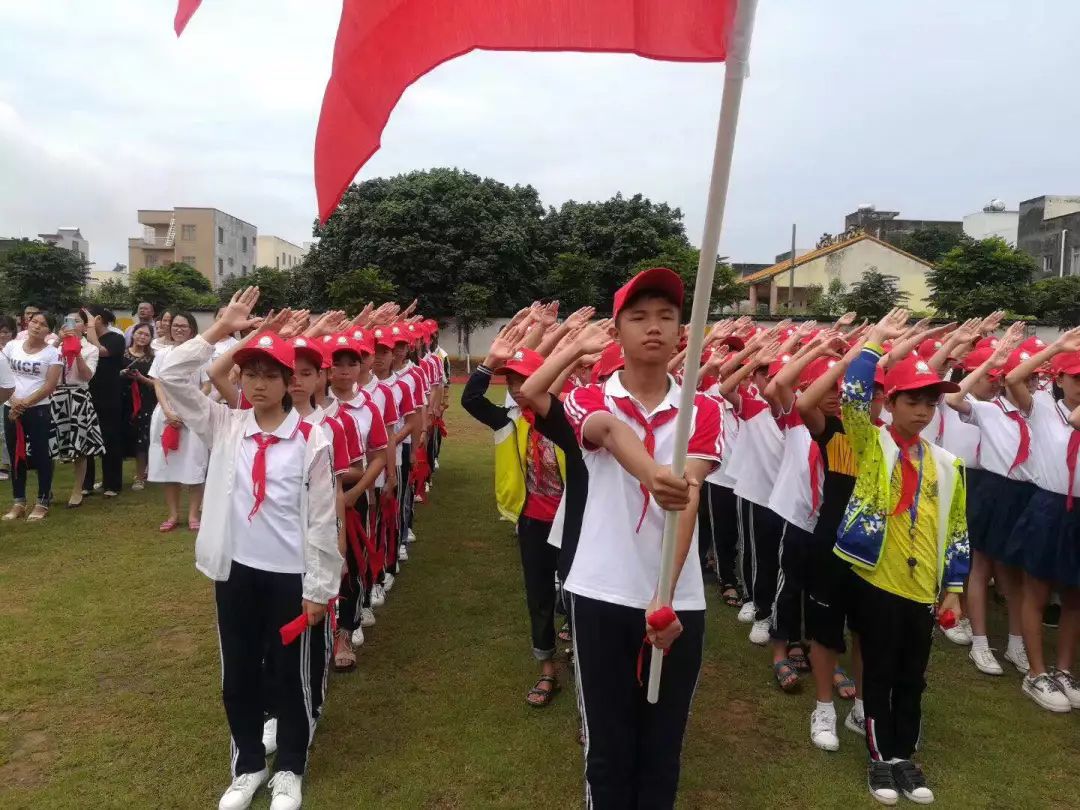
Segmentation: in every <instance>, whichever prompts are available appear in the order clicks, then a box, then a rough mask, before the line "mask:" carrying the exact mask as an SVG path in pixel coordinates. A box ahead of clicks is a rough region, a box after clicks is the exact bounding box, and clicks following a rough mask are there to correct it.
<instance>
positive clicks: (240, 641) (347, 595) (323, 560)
mask: <svg viewBox="0 0 1080 810" xmlns="http://www.w3.org/2000/svg"><path fill="white" fill-rule="evenodd" d="M257 301H258V290H257V289H254V288H250V289H247V290H245V291H243V292H241V293H237V294H236V296H234V298H233V300H232V302H231V303H230V304H229V305H228V306H226V307H223V308H222V309H221V310H220V311H219V312H218V317H217V319H216V320H215V322H214V324H213V325H212V326H211V327H210V328H209V329H207V330H206V331H205V332H203V333H202V334H201V335H199V334H197V329H196V326H195V320H194V318H192V317H190V316H189V315H187V314H186V313H173V314H172V316H171V318H170V317H169V315H168V314H166V316H165V318H166V323H165V324H164V325H162V323H161V322H160V321H159V322H158V324H157V330H154V328H153V323H152V321H153V313H152V310H150V311H148V305H146V307H145V308H144V307H140V312H139V315H140V323H139V324H136V325H134V326H133V327H132V328H131V329H129V330H128V334H127V336H126V339H125V336H124V335H123V334H117V333H114V332H113V331H111V330H110V327H111V324H112V322H113V317H112V314H111V313H109V312H108V311H105V310H101V309H96V308H90V309H88V310H81V311H79V312H75V313H72V314H71V315H69V316H68V317H67V318H66V319H65V320H64V323H63V327H62V328H61V329H59V331H58V332H57V333H56V334H53V333H52V332H51V329H52V327H53V323H52V322H51V321H50V319H49V318H48V317H47V316H46V315H44V314H43V313H41V312H39V311H37V310H35V309H33V308H28V310H27V312H25V313H24V320H25V324H26V329H25V331H24V332H18V333H17V334H15V333H16V330H15V329H14V328H13V324H10V323H6V322H5V323H4V324H3V326H6V327H7V328H8V331H9V332H10V333H13V334H14V336H13V337H12V339H11V340H9V341H8V342H7V345H5V346H4V349H3V351H4V355H5V358H6V360H7V362H5V363H3V364H0V404H3V405H4V408H3V418H4V422H5V427H6V428H7V434H8V446H9V447H10V448H11V449H12V453H11V461H10V468H11V472H10V475H11V480H12V485H13V493H14V496H15V504H14V506H13V507H12V509H11V510H10V511H9V512H8V513H7V515H5V517H4V519H5V520H16V519H22V518H25V519H26V520H31V521H36V520H41V519H42V518H44V517H45V516H46V515H47V514H48V508H49V505H50V503H51V482H52V471H53V462H54V458H60V459H63V460H66V461H74V462H75V463H76V464H85V463H86V460H87V459H88V458H93V457H94V456H98V455H103V456H104V463H103V467H104V468H105V480H104V482H103V488H104V493H103V494H104V495H105V496H107V497H115V496H116V495H117V494H118V493H119V492H120V490H121V481H120V476H121V473H120V471H119V470H117V471H113V475H114V477H110V474H111V473H110V461H111V460H113V461H115V463H116V464H117V465H118V466H119V465H122V463H123V458H124V456H125V454H127V451H126V449H125V448H127V449H128V450H130V448H131V447H134V448H135V449H136V450H137V451H138V452H140V453H142V454H143V455H142V457H141V458H140V461H139V464H138V465H137V470H138V472H137V473H136V475H137V476H138V477H137V478H136V481H135V485H133V488H141V485H142V483H143V481H144V478H143V475H144V474H145V473H144V471H145V470H148V477H149V480H150V481H152V482H159V483H162V484H163V485H164V489H165V496H166V504H167V508H168V510H169V512H168V516H167V519H166V520H165V521H164V522H163V523H162V524H161V526H160V527H159V529H160V531H161V532H171V531H173V530H174V529H175V528H176V527H177V524H178V520H177V515H178V514H179V499H180V489H181V487H182V486H187V487H188V488H189V490H190V492H191V495H190V503H189V511H188V526H189V528H191V529H192V530H193V531H197V532H198V536H197V538H196V541H195V557H196V567H197V568H198V569H199V570H200V571H202V572H203V573H204V574H206V575H207V576H208V577H210V578H211V579H213V580H214V581H215V601H216V607H217V622H218V634H219V639H220V646H221V663H222V695H223V701H224V705H225V714H226V717H227V720H228V725H229V729H230V734H231V752H232V755H231V763H230V765H231V771H232V776H233V781H232V783H231V785H230V786H229V788H228V789H227V790H226V792H225V793H224V795H223V796H222V797H221V800H220V803H219V807H220V808H221V810H236V808H246V807H248V806H249V805H250V803H251V800H252V797H253V796H254V795H255V793H256V792H257V791H258V790H259V789H260V788H261V787H262V786H263V785H264V784H266V783H267V781H269V783H270V788H271V791H272V801H271V808H272V810H295V808H299V807H300V806H301V801H302V790H301V786H302V779H303V773H304V770H305V767H306V763H307V755H308V748H309V746H310V744H311V740H312V737H313V735H314V732H315V728H316V724H317V722H318V719H319V717H320V715H321V712H322V706H323V702H324V700H325V696H326V687H327V682H328V671H329V669H330V668H331V667H332V668H333V669H335V670H336V671H338V672H343V673H345V672H350V671H352V670H353V669H354V668H355V666H356V654H355V647H356V646H358V645H361V644H363V643H364V628H366V627H370V626H371V625H373V624H375V613H374V609H376V608H378V607H380V606H381V605H382V604H384V602H385V600H386V598H387V594H388V593H389V592H390V590H391V589H392V588H393V586H394V582H395V579H396V577H397V576H399V575H400V573H401V564H402V563H403V562H405V561H407V560H408V554H409V551H408V549H409V546H410V544H411V543H413V542H414V541H415V540H416V535H415V533H414V531H413V528H412V525H413V508H414V504H415V503H416V502H421V501H424V500H426V495H427V492H428V491H430V487H431V477H432V472H433V471H434V469H437V468H438V465H439V462H438V457H439V452H440V450H441V445H442V437H443V435H444V433H445V427H444V424H443V418H442V415H443V412H444V409H445V407H446V406H447V404H448V403H447V401H446V399H445V397H446V396H447V390H448V387H447V384H446V383H447V380H448V375H449V365H448V362H447V357H446V353H445V352H444V351H442V350H441V349H440V348H439V347H438V331H439V330H438V325H437V324H436V323H435V322H434V321H432V320H427V319H423V318H421V317H419V316H414V315H412V307H409V308H406V309H405V310H404V311H402V310H401V309H400V307H398V306H396V305H393V304H385V305H383V306H381V307H379V308H377V309H376V308H374V307H371V306H369V307H367V308H365V309H364V310H363V311H362V312H361V313H360V314H359V315H357V316H356V317H355V318H352V319H349V318H346V317H345V315H344V313H342V312H329V313H326V314H324V315H322V316H321V317H319V318H318V319H316V320H314V322H312V319H311V318H310V317H309V315H308V313H307V312H291V311H288V310H286V311H284V312H280V313H277V314H274V313H271V314H270V315H268V316H266V317H265V318H254V317H252V311H253V308H254V306H255V304H256V302H257ZM414 306H415V305H414ZM169 321H171V322H169ZM154 331H158V333H159V334H163V335H164V334H168V335H170V340H167V341H165V340H161V341H159V340H158V339H156V338H153V333H154ZM125 342H126V344H127V346H126V348H125ZM103 372H106V373H103ZM95 383H96V385H95ZM107 387H108V388H110V389H111V390H110V391H109V392H107V393H104V394H103V393H101V391H102V390H103V389H105V388H107ZM140 389H141V390H140ZM125 391H130V396H131V397H132V399H134V404H131V400H129V399H126V398H125V396H126V395H125V393H124V392H125ZM109 396H114V397H115V399H109ZM115 402H121V403H127V405H130V407H127V406H126V405H117V406H116V410H117V411H118V413H119V415H120V417H121V422H122V424H121V425H120V426H119V428H118V431H119V434H120V439H119V441H121V442H122V441H123V437H124V436H125V435H127V436H128V437H129V441H133V444H129V445H123V444H120V445H114V444H112V443H110V440H109V436H112V435H113V434H111V433H109V429H108V428H106V422H107V420H108V419H109V418H110V417H111V416H112V415H113V414H112V412H111V410H109V409H111V408H112V407H113V405H114V403H115ZM99 403H104V405H105V407H102V406H101V405H100V404H99ZM69 432H72V433H74V434H75V435H74V436H68V435H67V434H68V433H69ZM130 437H135V438H134V439H133V440H132V439H131V438H130ZM113 438H116V437H115V436H113ZM111 453H115V456H113V458H112V459H110V454H111ZM28 469H32V470H34V471H35V472H36V474H37V479H38V487H39V490H38V492H39V495H38V500H37V503H36V504H35V506H34V509H33V510H31V511H30V512H29V514H27V509H26V504H25V492H26V477H27V470H28ZM120 469H122V467H120ZM90 475H91V476H92V475H93V473H90ZM84 480H85V479H84V478H83V477H82V473H81V471H77V473H76V484H75V491H74V492H73V493H72V496H71V500H70V501H69V506H78V505H81V503H82V498H83V497H85V496H86V495H89V494H90V493H92V492H93V491H94V490H93V486H92V483H91V481H92V479H89V480H85V482H84ZM275 752H276V762H275V766H276V767H275V770H276V773H275V774H274V776H273V778H272V779H271V778H270V773H269V770H268V768H267V756H269V755H271V754H274V753H275Z"/></svg>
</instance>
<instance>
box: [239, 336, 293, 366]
mask: <svg viewBox="0 0 1080 810" xmlns="http://www.w3.org/2000/svg"><path fill="white" fill-rule="evenodd" d="M256 357H265V358H267V359H269V360H273V361H274V362H275V363H277V364H278V365H281V366H284V367H285V368H287V369H289V371H292V370H294V369H295V368H296V352H295V351H294V349H293V346H292V344H291V343H289V341H287V340H284V339H283V338H282V337H281V336H279V335H277V334H276V333H274V332H263V333H262V334H260V335H258V336H257V337H254V338H252V340H251V342H250V343H248V345H246V346H245V347H244V348H242V349H238V350H237V352H236V354H235V355H233V359H234V360H235V361H236V364H237V365H238V366H242V365H243V364H244V363H246V362H247V361H248V360H253V359H255V358H256Z"/></svg>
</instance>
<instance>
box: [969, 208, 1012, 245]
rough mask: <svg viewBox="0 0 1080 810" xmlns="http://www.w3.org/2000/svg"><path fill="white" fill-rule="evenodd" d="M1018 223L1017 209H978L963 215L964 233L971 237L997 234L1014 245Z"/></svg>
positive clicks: (986, 237)
mask: <svg viewBox="0 0 1080 810" xmlns="http://www.w3.org/2000/svg"><path fill="white" fill-rule="evenodd" d="M1019 225H1020V212H1019V211H979V212H977V213H974V214H968V215H967V216H966V217H964V233H966V234H967V235H968V236H970V237H971V238H972V239H989V238H990V237H992V236H998V237H1001V238H1002V239H1004V240H1005V241H1006V242H1008V243H1009V244H1010V245H1016V233H1017V228H1018V227H1019Z"/></svg>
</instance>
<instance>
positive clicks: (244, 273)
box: [240, 264, 247, 276]
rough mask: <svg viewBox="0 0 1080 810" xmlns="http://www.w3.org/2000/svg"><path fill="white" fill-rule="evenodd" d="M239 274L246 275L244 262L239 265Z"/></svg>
mask: <svg viewBox="0 0 1080 810" xmlns="http://www.w3.org/2000/svg"><path fill="white" fill-rule="evenodd" d="M240 275H241V276H246V275H247V265H246V264H242V265H240Z"/></svg>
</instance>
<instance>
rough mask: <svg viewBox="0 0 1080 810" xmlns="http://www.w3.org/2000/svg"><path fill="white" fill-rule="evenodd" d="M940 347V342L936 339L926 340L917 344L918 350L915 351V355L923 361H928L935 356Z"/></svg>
mask: <svg viewBox="0 0 1080 810" xmlns="http://www.w3.org/2000/svg"><path fill="white" fill-rule="evenodd" d="M942 345H943V344H942V342H941V341H940V340H938V339H937V338H927V339H926V340H924V341H923V342H922V343H920V344H919V348H918V349H917V350H916V353H917V354H918V355H919V357H921V358H922V359H923V360H929V359H930V358H931V357H933V356H934V355H935V354H937V352H938V349H940V348H941V347H942Z"/></svg>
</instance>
